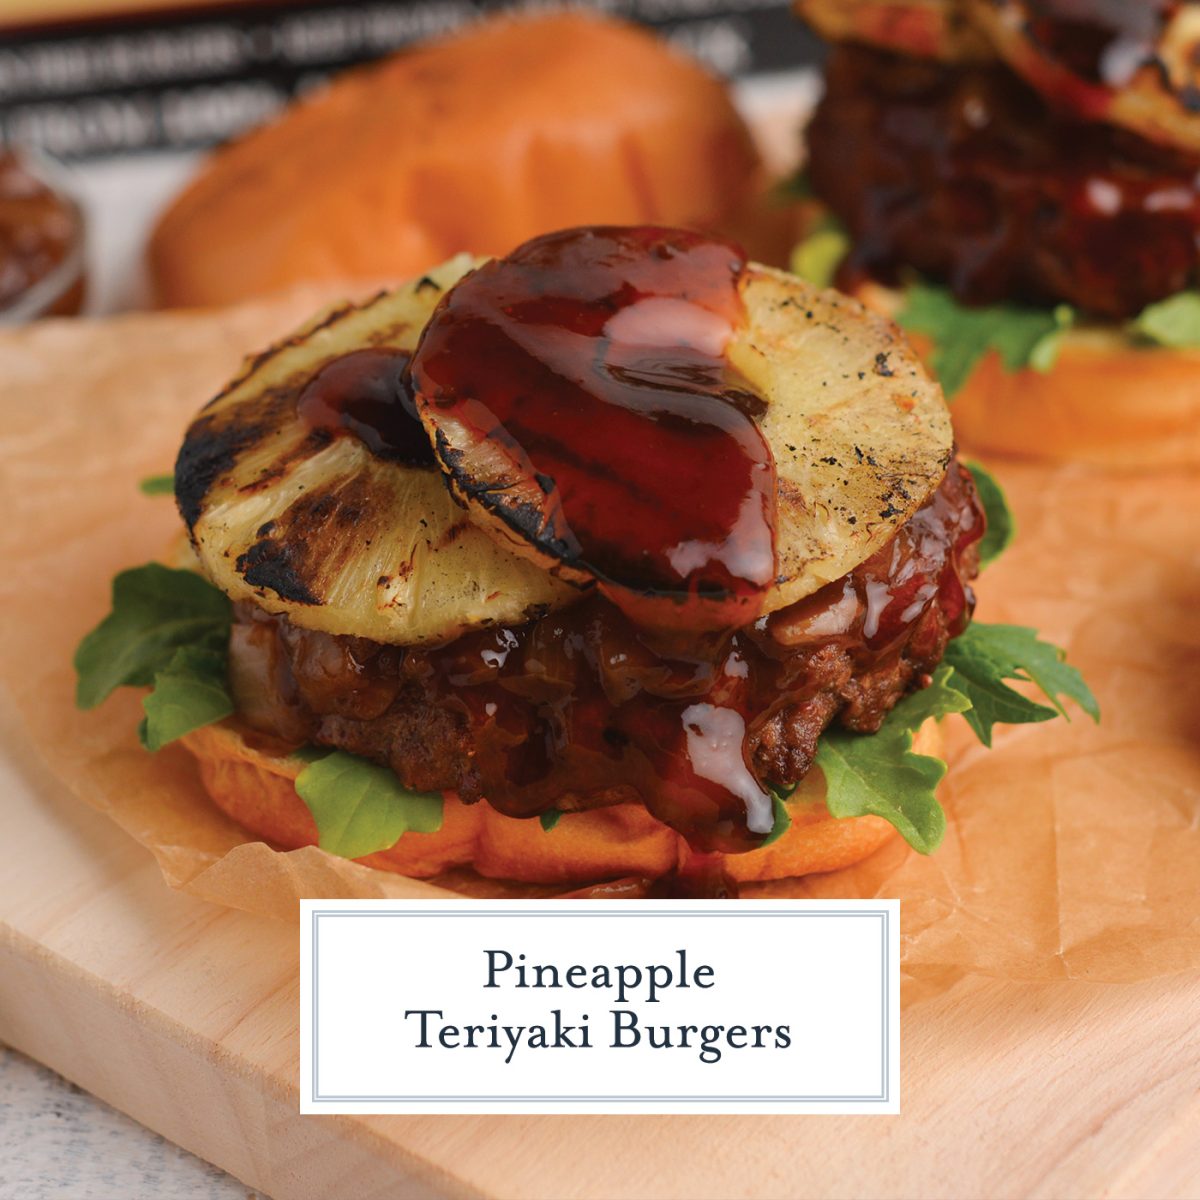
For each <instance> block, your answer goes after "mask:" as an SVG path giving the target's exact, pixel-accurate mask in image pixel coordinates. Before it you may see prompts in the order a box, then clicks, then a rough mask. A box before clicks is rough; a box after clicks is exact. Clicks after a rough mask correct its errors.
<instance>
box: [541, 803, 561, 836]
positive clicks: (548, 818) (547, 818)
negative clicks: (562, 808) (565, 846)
mask: <svg viewBox="0 0 1200 1200" xmlns="http://www.w3.org/2000/svg"><path fill="white" fill-rule="evenodd" d="M561 819H562V813H560V812H559V811H558V809H556V808H552V809H551V810H550V811H549V812H544V813H542V815H541V816H540V817H538V821H539V822H540V823H541V826H542V828H543V829H544V830H545V831H546V832H547V833H549V832H550V830H552V829H553V828H554V827H555V825H557V824H558V823H559V821H560V820H561Z"/></svg>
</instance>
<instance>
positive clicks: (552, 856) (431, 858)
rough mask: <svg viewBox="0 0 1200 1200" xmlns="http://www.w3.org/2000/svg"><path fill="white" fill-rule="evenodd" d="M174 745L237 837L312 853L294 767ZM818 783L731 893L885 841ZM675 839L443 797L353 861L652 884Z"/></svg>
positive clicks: (226, 737)
mask: <svg viewBox="0 0 1200 1200" xmlns="http://www.w3.org/2000/svg"><path fill="white" fill-rule="evenodd" d="M183 744H184V745H185V746H186V747H187V749H188V750H190V751H191V753H192V754H193V755H194V756H195V758H196V761H197V762H198V763H199V766H200V776H201V778H202V780H203V781H204V786H205V788H206V789H207V790H208V793H209V795H210V796H211V797H212V799H213V800H214V802H215V803H216V804H217V806H218V807H219V808H221V809H222V810H223V811H224V812H225V813H227V814H228V815H229V816H230V817H232V818H233V819H234V820H235V821H237V822H238V824H239V825H242V826H244V827H245V828H246V829H248V830H250V831H251V832H252V833H255V834H257V835H258V836H259V837H261V838H265V839H266V840H267V841H269V842H273V843H275V844H276V845H279V846H282V847H284V848H285V849H289V850H290V849H296V848H298V847H300V846H313V845H316V843H317V827H316V824H315V823H314V821H313V819H312V816H311V814H310V813H309V811H308V809H307V807H306V806H305V804H304V802H303V801H302V800H301V799H300V797H299V796H298V795H297V794H296V788H295V781H296V776H297V775H299V774H300V772H301V770H303V763H301V762H299V761H298V760H296V759H293V758H288V757H286V756H285V755H282V754H279V753H272V752H271V751H270V750H269V749H265V748H256V747H255V746H254V745H252V744H251V743H250V741H249V740H248V739H247V737H246V736H245V734H244V731H243V729H242V728H241V727H240V726H239V725H238V724H237V722H236V721H225V722H222V723H221V724H220V725H209V726H206V727H205V728H203V729H197V730H195V731H194V732H192V733H189V734H188V735H187V736H186V737H185V738H184V739H183ZM941 745H942V741H941V733H940V731H939V729H938V726H937V723H936V722H934V721H926V722H925V724H924V725H923V726H922V727H921V728H920V729H919V730H918V731H917V733H916V735H915V737H914V739H913V748H914V749H915V750H916V751H917V752H918V753H920V754H930V755H940V753H941ZM824 795H825V782H824V779H823V778H822V777H821V774H820V772H819V771H814V772H813V773H812V774H810V775H809V776H808V777H807V778H806V779H805V780H804V781H803V783H802V784H801V785H800V787H799V788H798V789H797V790H796V792H795V794H794V795H793V796H792V797H791V799H790V800H789V801H788V811H789V814H790V816H791V818H792V824H791V827H790V828H789V829H788V830H787V832H786V833H784V834H783V836H782V837H780V838H778V839H777V840H776V841H775V842H773V843H772V844H771V845H770V846H766V847H764V848H763V849H761V850H752V851H750V852H749V853H747V854H729V855H723V856H722V858H723V865H724V868H725V870H726V871H727V872H728V874H729V875H730V876H731V877H732V878H734V879H736V880H738V881H740V882H757V881H761V880H766V879H787V878H791V877H793V876H798V875H809V874H812V873H814V872H818V871H836V870H839V869H841V868H842V867H848V866H851V865H853V864H854V863H856V862H860V861H861V860H862V859H864V858H866V857H867V856H868V855H869V854H873V853H874V852H875V851H876V850H877V849H879V847H880V846H882V845H883V844H884V842H887V841H889V840H890V839H891V838H892V836H893V835H894V834H895V832H896V831H895V829H893V827H892V826H891V825H889V824H888V823H887V822H886V821H884V820H882V819H881V818H879V817H870V816H868V817H854V818H850V819H846V820H835V819H834V818H833V817H831V816H830V815H829V813H828V811H827V810H826V808H825V804H824ZM688 854H689V851H688V847H687V843H686V842H685V841H684V839H683V838H682V837H681V836H680V835H679V834H678V833H676V832H675V831H674V830H673V829H670V828H669V827H668V826H666V825H663V824H661V823H660V822H659V821H657V820H655V819H654V817H652V816H651V815H650V814H649V812H647V811H646V809H644V808H643V807H642V806H641V805H640V804H621V805H617V806H615V807H612V808H601V809H593V810H591V811H589V812H582V813H566V814H564V815H563V816H562V817H561V818H560V820H559V822H558V824H557V825H556V826H555V827H554V828H553V829H551V830H550V831H546V830H544V829H543V828H542V827H541V823H540V822H539V821H536V820H516V819H514V818H512V817H506V816H504V815H503V814H501V813H499V812H497V811H496V810H495V809H494V808H492V807H491V805H489V804H486V803H480V804H472V805H466V804H462V803H461V802H459V800H458V799H457V798H455V797H453V796H447V797H446V803H445V810H444V817H443V822H442V828H441V829H440V830H439V831H438V832H437V833H406V834H405V835H404V836H403V837H401V839H400V840H399V841H398V842H397V843H396V844H395V845H394V846H393V847H392V848H391V849H390V850H385V851H382V852H381V853H379V854H371V855H368V856H367V857H366V858H363V859H360V860H359V861H361V862H363V863H365V864H366V865H367V866H370V867H377V868H379V869H381V870H384V871H395V872H397V873H399V874H401V875H411V876H415V877H419V878H428V877H429V876H432V875H437V874H439V873H440V872H442V871H446V870H450V869H451V868H454V867H463V866H470V867H473V868H474V869H475V870H476V871H477V872H479V874H480V875H484V876H488V877H490V878H493V879H508V880H513V881H515V882H518V881H519V882H522V883H548V884H562V885H564V886H570V885H580V884H585V883H595V882H598V881H601V880H606V879H616V878H621V877H624V876H629V875H642V876H648V877H650V878H657V877H658V876H661V875H665V874H667V873H668V872H670V871H673V870H675V869H676V868H677V867H679V866H680V865H682V864H683V863H685V862H686V861H687V858H688Z"/></svg>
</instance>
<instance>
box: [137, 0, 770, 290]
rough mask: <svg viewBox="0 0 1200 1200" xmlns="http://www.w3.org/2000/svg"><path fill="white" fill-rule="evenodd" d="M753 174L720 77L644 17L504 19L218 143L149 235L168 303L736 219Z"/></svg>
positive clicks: (409, 271) (341, 83)
mask: <svg viewBox="0 0 1200 1200" xmlns="http://www.w3.org/2000/svg"><path fill="white" fill-rule="evenodd" d="M760 183H761V174H760V163H759V159H758V155H757V151H756V150H755V147H754V143H753V140H752V138H751V135H750V133H749V131H748V129H747V127H746V125H745V124H744V122H743V121H742V119H741V118H740V117H739V115H738V114H737V112H736V110H735V109H734V107H733V104H732V102H731V100H730V98H729V95H728V92H727V91H726V89H725V87H724V86H723V85H722V84H721V82H720V81H718V80H717V79H716V78H714V77H713V76H711V75H709V74H708V73H706V72H705V71H704V70H703V69H702V68H701V67H700V66H699V65H697V64H696V63H695V62H693V61H691V60H690V59H687V58H685V57H684V56H682V55H681V54H679V53H677V52H675V51H673V50H672V49H670V48H669V47H668V46H666V45H665V44H664V43H663V42H661V41H660V40H659V39H657V38H655V37H654V36H653V35H652V34H649V33H647V32H645V31H644V30H639V29H637V28H635V27H633V26H631V25H627V24H623V23H620V22H616V21H612V20H609V19H606V18H600V17H596V16H592V15H587V14H584V13H557V14H550V15H541V16H533V17H523V18H512V17H502V18H494V19H491V20H485V21H481V22H479V23H478V24H473V25H471V26H469V27H468V28H467V29H466V30H464V31H463V32H461V33H459V34H456V35H454V36H451V37H448V38H445V39H443V40H439V41H435V42H431V43H429V44H427V45H424V46H422V47H420V48H418V49H415V50H413V51H409V52H405V53H400V54H396V55H394V56H392V57H390V58H388V59H386V60H384V61H383V62H381V63H378V64H374V65H372V66H369V67H365V68H360V69H358V70H354V71H351V72H349V73H347V74H345V75H343V76H341V77H340V78H339V79H337V80H336V81H334V82H333V83H332V84H331V85H329V86H327V87H324V88H322V89H320V90H319V91H317V92H314V93H312V94H311V95H309V96H307V97H305V98H303V99H301V100H299V101H298V102H297V103H295V104H293V105H291V106H290V107H289V108H288V109H287V110H286V111H285V112H283V113H282V115H280V116H279V117H278V118H276V119H275V120H273V121H271V122H269V123H267V124H266V125H264V126H262V127H261V128H259V129H257V130H255V131H253V132H251V133H249V134H247V135H245V136H243V137H241V138H239V139H237V140H235V141H234V142H232V143H231V144H229V145H228V146H226V147H224V148H223V149H221V150H219V151H218V152H217V153H216V154H215V155H213V157H212V158H211V159H210V160H209V162H208V163H207V164H206V166H205V167H203V168H202V170H201V172H200V174H199V175H198V176H197V178H196V179H195V180H194V181H193V182H192V183H191V184H190V186H189V187H188V188H187V189H186V190H185V191H184V192H183V193H182V194H181V195H180V196H179V197H178V198H177V199H176V200H175V202H174V203H173V204H172V205H171V207H170V208H169V209H168V210H167V212H166V213H165V215H164V216H163V217H162V219H161V220H160V222H159V224H158V227H157V229H156V230H155V232H154V235H153V238H152V240H151V244H150V248H149V260H150V268H151V273H152V276H153V280H154V284H155V288H156V291H157V297H158V300H159V302H160V303H161V304H163V305H167V306H176V305H179V306H188V305H219V304H225V303H229V302H233V301H236V300H240V299H243V298H245V297H247V296H250V295H256V294H261V293H265V292H269V291H273V290H276V289H279V288H283V287H286V286H289V285H291V284H294V283H297V282H300V281H304V280H343V279H356V278H358V279H370V280H382V279H387V278H405V277H408V276H412V275H416V274H419V273H420V272H421V271H422V270H424V269H425V267H426V266H428V264H429V263H436V262H441V261H442V260H443V259H446V258H448V257H449V256H450V255H452V254H455V253H457V252H459V251H470V252H472V253H475V254H503V253H505V252H507V251H508V250H510V249H511V248H512V247H513V246H515V245H517V244H518V243H519V242H522V241H524V240H526V239H527V238H529V237H531V236H533V235H535V234H538V233H542V232H545V231H547V230H550V229H556V228H563V227H568V226H572V225H584V224H593V223H613V224H643V223H653V224H662V225H679V226H687V227H696V228H713V227H722V228H728V227H729V226H730V225H731V224H734V225H736V224H738V221H737V214H739V213H741V214H744V212H745V209H746V207H747V202H748V199H749V197H750V196H751V195H752V193H754V192H756V191H757V190H758V187H759V185H760Z"/></svg>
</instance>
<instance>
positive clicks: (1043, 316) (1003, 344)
mask: <svg viewBox="0 0 1200 1200" xmlns="http://www.w3.org/2000/svg"><path fill="white" fill-rule="evenodd" d="M896 321H897V322H898V323H899V324H900V325H902V326H903V327H904V328H905V329H907V330H910V331H911V332H913V333H921V334H924V335H925V336H926V337H928V338H929V339H930V340H931V341H932V342H933V353H932V354H931V356H930V360H929V362H930V366H931V367H932V368H933V370H934V373H935V374H936V375H937V377H938V380H939V381H940V382H941V385H942V391H943V392H945V394H946V399H947V400H950V399H952V398H953V397H954V396H956V395H957V394H958V393H959V392H960V391H961V390H962V388H963V386H964V385H965V384H966V382H967V380H968V379H969V378H970V376H971V373H972V371H974V370H975V368H976V367H977V366H978V365H979V362H980V360H981V359H982V358H983V357H984V355H986V354H987V353H988V351H989V350H995V351H996V353H997V354H999V355H1000V359H1001V361H1002V362H1003V363H1004V367H1005V369H1006V370H1008V371H1019V370H1022V369H1023V368H1026V367H1028V368H1030V369H1032V370H1034V371H1043V372H1044V371H1049V370H1050V368H1051V367H1052V366H1053V365H1054V362H1055V359H1056V358H1057V357H1058V347H1059V341H1060V339H1061V337H1062V334H1063V332H1064V330H1066V329H1069V328H1070V327H1071V325H1073V324H1074V322H1075V311H1074V309H1072V308H1070V307H1069V306H1068V305H1065V304H1060V305H1059V306H1058V307H1057V308H1055V309H1052V310H1051V309H1037V308H1021V307H1018V306H1017V305H1014V304H991V305H987V306H986V307H983V308H967V307H966V306H965V305H962V304H959V302H958V301H957V300H956V299H955V298H954V296H953V294H952V293H951V292H950V290H949V289H948V288H943V287H937V286H935V285H934V284H931V283H927V282H925V281H919V282H917V283H913V284H911V285H910V286H909V287H908V289H907V291H906V293H905V298H904V307H903V308H902V309H901V311H900V312H899V313H898V314H897V316H896Z"/></svg>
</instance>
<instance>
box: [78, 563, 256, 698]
mask: <svg viewBox="0 0 1200 1200" xmlns="http://www.w3.org/2000/svg"><path fill="white" fill-rule="evenodd" d="M112 597H113V598H112V612H110V613H109V614H108V616H107V617H105V618H104V620H103V621H101V622H100V624H99V625H97V626H96V628H95V629H93V630H92V632H91V633H89V634H88V635H87V636H86V637H85V638H84V639H83V641H82V642H80V644H79V649H78V650H77V651H76V652H75V670H76V672H77V674H78V681H77V684H76V689H75V702H76V704H78V706H79V707H80V708H94V707H95V706H96V705H97V704H99V703H100V702H101V701H102V700H104V699H106V698H107V697H108V696H109V695H110V694H111V693H112V692H113V691H115V690H116V689H117V688H119V687H124V686H134V687H138V686H148V685H149V684H152V683H153V682H154V677H155V675H157V674H158V672H159V671H165V670H166V669H167V667H168V666H169V665H170V663H171V660H172V658H173V657H174V655H175V652H176V651H177V650H179V649H180V648H181V647H184V646H189V647H194V648H196V649H200V650H213V651H218V652H220V653H222V654H224V653H225V652H226V651H227V648H228V644H229V626H230V623H231V621H232V613H233V606H232V605H231V604H230V602H229V600H228V599H227V598H226V597H225V595H224V594H223V593H221V592H220V591H218V590H217V589H216V588H215V587H213V585H212V584H211V583H209V582H208V580H206V579H204V578H203V577H202V576H200V575H197V574H196V572H195V571H186V570H182V571H176V570H172V569H171V568H170V567H163V566H160V565H159V564H158V563H147V564H146V566H144V567H135V568H133V569H132V570H129V571H122V572H121V573H120V574H119V575H118V576H117V577H116V579H114V580H113V591H112Z"/></svg>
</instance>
